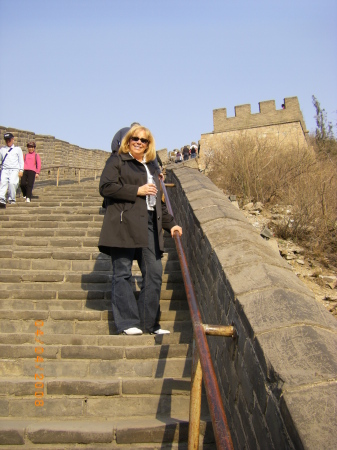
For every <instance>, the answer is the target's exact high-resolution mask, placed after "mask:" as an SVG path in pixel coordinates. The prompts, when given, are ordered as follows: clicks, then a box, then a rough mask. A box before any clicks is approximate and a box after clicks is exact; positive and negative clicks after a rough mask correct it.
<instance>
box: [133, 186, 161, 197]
mask: <svg viewBox="0 0 337 450" xmlns="http://www.w3.org/2000/svg"><path fill="white" fill-rule="evenodd" d="M157 192H158V189H157V187H156V185H155V184H151V183H148V184H144V185H143V186H140V187H139V188H138V191H137V195H138V196H139V197H142V196H144V195H157Z"/></svg>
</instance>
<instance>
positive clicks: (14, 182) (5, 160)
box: [0, 133, 23, 208]
mask: <svg viewBox="0 0 337 450" xmlns="http://www.w3.org/2000/svg"><path fill="white" fill-rule="evenodd" d="M4 139H5V142H6V146H5V147H2V148H1V149H0V165H1V181H0V207H1V208H6V194H7V190H8V203H9V204H15V202H16V190H17V188H18V184H19V179H20V178H21V177H22V174H23V156H22V150H21V148H20V147H16V146H15V145H14V135H13V134H12V133H5V134H4Z"/></svg>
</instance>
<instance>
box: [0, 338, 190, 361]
mask: <svg viewBox="0 0 337 450" xmlns="http://www.w3.org/2000/svg"><path fill="white" fill-rule="evenodd" d="M42 336H43V335H41V336H39V337H38V338H39V339H40V340H41V342H43V337H42ZM153 344H154V341H153ZM36 345H39V346H41V347H43V348H44V342H43V345H41V344H40V343H37V342H34V344H32V345H24V346H23V345H20V344H19V345H14V344H0V359H1V360H4V359H12V358H13V356H15V358H16V359H21V358H26V359H27V358H28V359H29V358H33V359H34V358H36V353H35V351H34V349H35V346H36ZM190 347H191V346H190V345H189V344H171V345H169V346H164V347H162V346H160V345H152V346H145V348H144V346H139V345H133V346H131V345H130V346H128V347H126V346H121V347H119V346H114V347H112V346H95V345H76V346H72V345H65V346H62V345H58V346H57V345H49V346H48V347H46V348H44V352H43V355H41V356H42V357H43V359H44V360H45V361H46V360H48V359H58V360H59V359H61V360H69V359H75V360H77V359H85V360H92V359H98V360H116V359H118V360H122V359H156V358H157V359H164V358H165V359H166V358H184V357H189V356H191V348H190ZM42 365H43V364H42Z"/></svg>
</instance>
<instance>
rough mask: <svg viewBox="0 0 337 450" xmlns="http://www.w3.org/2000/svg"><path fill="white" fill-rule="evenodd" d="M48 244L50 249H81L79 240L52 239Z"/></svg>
mask: <svg viewBox="0 0 337 450" xmlns="http://www.w3.org/2000/svg"><path fill="white" fill-rule="evenodd" d="M49 243H50V245H51V246H52V247H58V248H64V247H81V246H82V240H81V239H74V238H72V239H64V238H54V239H50V240H49Z"/></svg>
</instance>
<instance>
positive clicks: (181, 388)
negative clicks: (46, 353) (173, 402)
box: [0, 373, 191, 398]
mask: <svg viewBox="0 0 337 450" xmlns="http://www.w3.org/2000/svg"><path fill="white" fill-rule="evenodd" d="M39 375H40V377H41V378H39V379H38V382H41V383H43V385H40V386H41V387H40V388H39V389H40V390H41V392H43V393H44V396H45V397H47V396H48V395H52V396H63V395H72V396H77V397H82V396H93V397H100V396H105V395H111V396H112V395H119V396H121V395H140V394H143V395H172V394H175V395H189V394H190V387H191V380H190V379H189V378H151V379H147V378H141V377H136V378H127V379H125V380H123V379H122V378H109V379H107V380H96V379H95V378H86V379H82V378H73V379H72V378H57V379H56V378H51V377H44V376H43V377H42V375H43V374H41V373H39ZM36 382H37V381H36V380H35V377H33V378H30V377H18V378H11V377H9V378H6V377H3V378H1V380H0V395H1V398H8V397H12V398H17V397H27V396H34V395H35V392H36V386H35V383H36Z"/></svg>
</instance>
